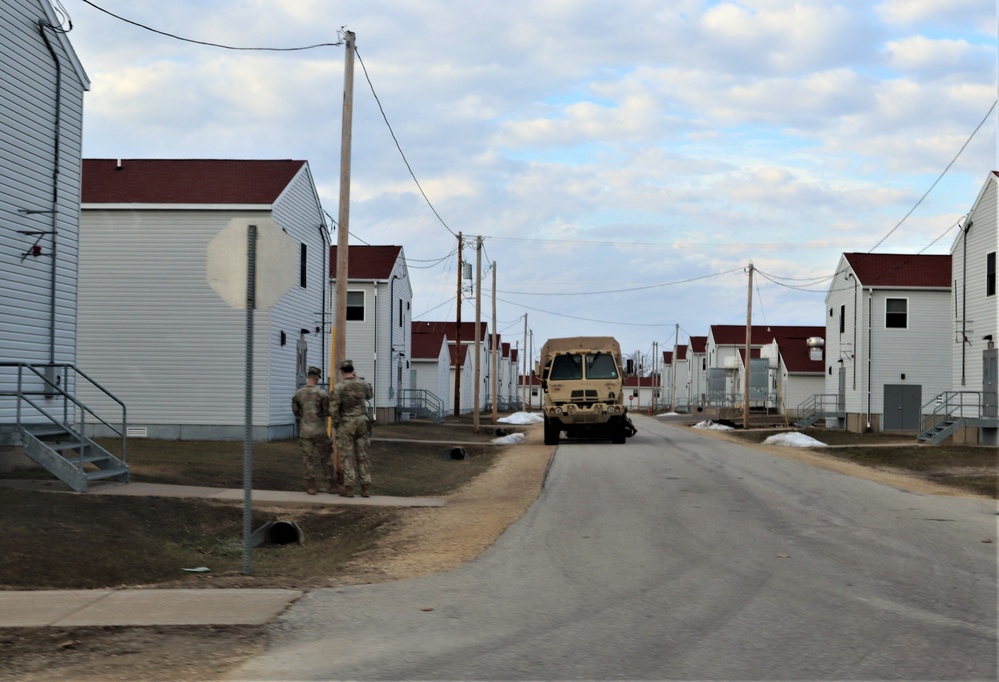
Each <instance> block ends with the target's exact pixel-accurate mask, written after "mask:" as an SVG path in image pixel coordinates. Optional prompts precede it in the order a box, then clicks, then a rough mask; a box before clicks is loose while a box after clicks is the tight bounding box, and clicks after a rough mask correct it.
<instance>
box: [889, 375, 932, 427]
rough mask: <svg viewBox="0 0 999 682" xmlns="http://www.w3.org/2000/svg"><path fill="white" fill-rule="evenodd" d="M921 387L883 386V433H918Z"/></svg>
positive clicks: (921, 404) (908, 385)
mask: <svg viewBox="0 0 999 682" xmlns="http://www.w3.org/2000/svg"><path fill="white" fill-rule="evenodd" d="M922 400H923V387H922V386H919V385H913V384H885V407H884V410H885V411H884V424H883V425H882V427H881V428H882V430H884V431H918V430H919V410H920V408H922V406H923V402H922Z"/></svg>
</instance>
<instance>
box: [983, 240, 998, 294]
mask: <svg viewBox="0 0 999 682" xmlns="http://www.w3.org/2000/svg"><path fill="white" fill-rule="evenodd" d="M985 295H986V296H995V295H996V252H995V251H993V252H992V253H989V254H986V255H985Z"/></svg>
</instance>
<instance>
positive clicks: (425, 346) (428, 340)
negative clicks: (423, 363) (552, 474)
mask: <svg viewBox="0 0 999 682" xmlns="http://www.w3.org/2000/svg"><path fill="white" fill-rule="evenodd" d="M445 341H446V338H445V336H444V334H443V333H433V332H429V333H425V334H420V333H416V332H415V330H414V333H413V335H412V343H411V344H410V352H411V353H412V354H413V359H414V360H417V359H421V360H436V359H437V358H438V357H440V353H441V345H442V344H443V343H445Z"/></svg>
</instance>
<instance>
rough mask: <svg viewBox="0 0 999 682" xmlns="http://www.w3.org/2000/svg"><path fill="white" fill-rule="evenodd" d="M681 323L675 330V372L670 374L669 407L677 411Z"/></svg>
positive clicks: (677, 324)
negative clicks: (677, 366) (677, 372)
mask: <svg viewBox="0 0 999 682" xmlns="http://www.w3.org/2000/svg"><path fill="white" fill-rule="evenodd" d="M679 346H680V323H679V322H677V323H676V330H675V331H674V332H673V372H672V373H671V375H670V379H671V382H670V391H669V409H670V410H672V411H673V412H676V359H677V358H676V356H677V352H678V351H679V350H680V348H679Z"/></svg>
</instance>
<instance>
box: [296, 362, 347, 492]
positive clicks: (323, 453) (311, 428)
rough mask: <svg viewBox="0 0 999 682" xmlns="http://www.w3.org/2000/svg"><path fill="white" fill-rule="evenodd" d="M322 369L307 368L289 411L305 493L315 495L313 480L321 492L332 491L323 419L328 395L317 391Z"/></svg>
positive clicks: (328, 406) (328, 412) (327, 444)
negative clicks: (294, 419)
mask: <svg viewBox="0 0 999 682" xmlns="http://www.w3.org/2000/svg"><path fill="white" fill-rule="evenodd" d="M320 376H322V370H321V369H319V368H318V367H309V374H308V379H307V383H306V385H305V386H303V387H302V388H300V389H298V390H297V391H295V396H294V397H293V398H292V399H291V411H292V412H294V413H295V417H297V418H298V420H299V424H298V444H299V445H300V446H301V448H302V467H303V470H304V475H305V490H306V492H308V493H309V494H310V495H315V494H316V477H317V476H318V475H320V474H321V475H322V477H321V478H320V479H319V480H321V481H323V492H329V493H334V492H336V479H335V477H334V473H333V462H332V460H331V459H330V439H329V436H328V435H327V434H326V419H327V418H328V417H329V414H330V397H329V394H328V393H327V392H326V391H325V390H323V389H322V388H320V387H319V386H318V385H317V384H318V383H319V377H320Z"/></svg>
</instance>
